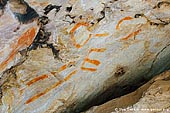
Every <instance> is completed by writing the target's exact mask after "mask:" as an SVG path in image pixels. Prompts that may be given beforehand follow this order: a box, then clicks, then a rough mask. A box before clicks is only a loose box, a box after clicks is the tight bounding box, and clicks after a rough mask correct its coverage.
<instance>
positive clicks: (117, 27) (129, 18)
mask: <svg viewBox="0 0 170 113" xmlns="http://www.w3.org/2000/svg"><path fill="white" fill-rule="evenodd" d="M131 19H133V18H132V17H130V16H127V17H124V18H123V19H121V20H120V21H119V22H118V24H117V25H116V29H117V30H118V29H119V26H120V24H121V23H122V22H123V21H125V20H131Z"/></svg>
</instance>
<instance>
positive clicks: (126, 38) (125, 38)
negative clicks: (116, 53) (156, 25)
mask: <svg viewBox="0 0 170 113" xmlns="http://www.w3.org/2000/svg"><path fill="white" fill-rule="evenodd" d="M140 31H141V29H139V30H137V31H135V32H133V33H130V34H129V35H128V36H126V37H124V38H121V40H122V41H125V40H128V39H129V38H130V37H132V36H136V35H137V34H139V32H140Z"/></svg>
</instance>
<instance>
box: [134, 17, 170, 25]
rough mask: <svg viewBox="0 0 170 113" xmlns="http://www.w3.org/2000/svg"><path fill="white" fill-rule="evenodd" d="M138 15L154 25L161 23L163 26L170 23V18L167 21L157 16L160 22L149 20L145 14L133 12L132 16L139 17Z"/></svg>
mask: <svg viewBox="0 0 170 113" xmlns="http://www.w3.org/2000/svg"><path fill="white" fill-rule="evenodd" d="M140 17H144V18H145V19H146V20H147V21H148V22H149V23H150V25H156V26H159V25H162V26H165V25H168V24H170V20H169V21H164V20H162V19H160V18H157V20H159V21H160V23H156V22H152V21H151V20H149V19H148V17H147V16H146V15H145V14H135V16H134V18H140Z"/></svg>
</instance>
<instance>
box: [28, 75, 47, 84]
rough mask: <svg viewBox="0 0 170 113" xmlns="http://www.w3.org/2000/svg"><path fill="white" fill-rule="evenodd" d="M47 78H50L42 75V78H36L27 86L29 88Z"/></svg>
mask: <svg viewBox="0 0 170 113" xmlns="http://www.w3.org/2000/svg"><path fill="white" fill-rule="evenodd" d="M46 78H48V75H42V76H39V77H36V78H34V79H32V80H31V81H29V82H28V83H27V85H28V86H31V85H32V84H34V83H35V82H38V81H40V80H44V79H46Z"/></svg>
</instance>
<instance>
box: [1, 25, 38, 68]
mask: <svg viewBox="0 0 170 113" xmlns="http://www.w3.org/2000/svg"><path fill="white" fill-rule="evenodd" d="M35 35H36V28H34V27H33V28H30V29H29V30H27V31H26V32H25V33H24V34H22V36H21V37H20V38H19V40H18V42H17V44H16V45H14V46H13V48H14V49H13V50H12V51H11V53H10V55H9V56H8V58H7V59H6V60H5V61H4V62H2V63H1V64H0V69H1V70H3V69H4V68H5V67H6V65H8V63H9V62H10V61H11V60H13V59H14V57H15V55H16V53H17V52H18V50H19V49H20V48H21V47H23V46H25V45H26V46H29V45H30V44H31V43H32V42H33V40H34V37H35Z"/></svg>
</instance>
